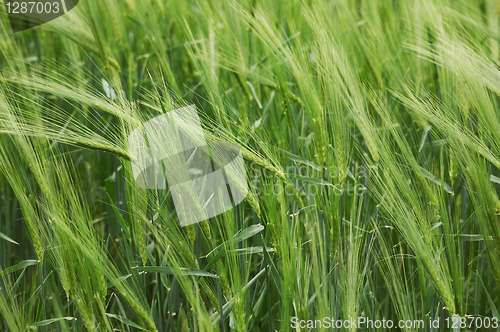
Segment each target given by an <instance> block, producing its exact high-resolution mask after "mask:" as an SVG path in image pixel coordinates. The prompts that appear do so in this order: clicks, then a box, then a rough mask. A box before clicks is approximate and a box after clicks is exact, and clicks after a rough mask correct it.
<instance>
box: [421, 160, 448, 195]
mask: <svg viewBox="0 0 500 332" xmlns="http://www.w3.org/2000/svg"><path fill="white" fill-rule="evenodd" d="M419 167H420V170H421V171H422V174H423V176H424V177H426V178H427V179H429V180H431V181H432V182H434V183H435V184H437V185H438V186H442V187H443V188H444V191H446V192H447V193H448V194H453V190H452V189H451V187H450V185H449V184H447V183H446V182H444V184H442V183H441V180H439V179H438V178H437V177H436V176H434V175H432V174H431V173H430V172H429V171H428V170H426V169H425V168H423V167H422V166H419Z"/></svg>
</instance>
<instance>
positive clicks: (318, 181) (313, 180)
mask: <svg viewBox="0 0 500 332" xmlns="http://www.w3.org/2000/svg"><path fill="white" fill-rule="evenodd" d="M287 175H288V176H291V177H293V178H296V179H299V180H301V181H303V182H308V183H312V184H319V185H322V186H329V187H332V188H335V189H337V190H338V191H340V192H342V190H340V189H339V188H337V187H335V186H334V185H333V184H331V183H330V182H328V181H324V180H321V179H316V178H310V177H306V176H301V175H296V174H290V173H289V174H287Z"/></svg>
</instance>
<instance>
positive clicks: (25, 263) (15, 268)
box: [0, 259, 39, 276]
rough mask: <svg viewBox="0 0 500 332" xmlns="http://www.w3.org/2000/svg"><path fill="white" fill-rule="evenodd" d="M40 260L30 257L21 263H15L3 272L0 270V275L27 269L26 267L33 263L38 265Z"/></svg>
mask: <svg viewBox="0 0 500 332" xmlns="http://www.w3.org/2000/svg"><path fill="white" fill-rule="evenodd" d="M38 262H39V261H38V260H35V259H28V260H25V261H22V262H21V263H18V264H16V265H14V266H11V267H9V268H6V269H5V270H3V271H2V272H0V276H1V275H4V274H9V273H12V272H16V271H19V270H22V269H25V268H27V267H28V266H31V265H36V264H38Z"/></svg>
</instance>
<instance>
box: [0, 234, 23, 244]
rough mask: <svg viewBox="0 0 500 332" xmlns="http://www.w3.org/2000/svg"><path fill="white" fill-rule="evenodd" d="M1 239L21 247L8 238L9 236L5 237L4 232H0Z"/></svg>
mask: <svg viewBox="0 0 500 332" xmlns="http://www.w3.org/2000/svg"><path fill="white" fill-rule="evenodd" d="M0 239H4V240H5V241H8V242H10V243H14V244H17V245H19V243H17V242H16V241H14V240H12V239H11V238H10V237H8V236H7V235H5V234H4V233H2V232H0Z"/></svg>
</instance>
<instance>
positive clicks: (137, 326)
mask: <svg viewBox="0 0 500 332" xmlns="http://www.w3.org/2000/svg"><path fill="white" fill-rule="evenodd" d="M106 316H108V317H111V318H114V319H117V320H119V321H120V322H122V323H123V324H125V325H128V326H132V327H135V328H136V329H139V330H143V331H146V329H145V328H142V327H140V326H139V325H137V324H136V323H134V322H133V321H131V320H130V319H127V318H125V317H122V316H118V315H114V314H108V313H106Z"/></svg>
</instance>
